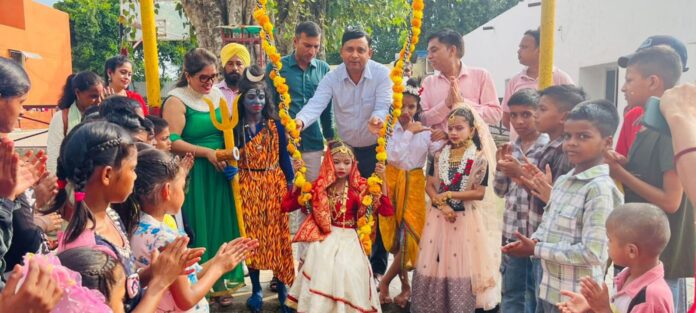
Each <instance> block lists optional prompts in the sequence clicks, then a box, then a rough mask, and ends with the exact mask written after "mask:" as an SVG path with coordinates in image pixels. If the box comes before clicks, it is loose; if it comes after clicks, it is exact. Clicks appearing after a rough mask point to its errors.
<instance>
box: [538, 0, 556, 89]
mask: <svg viewBox="0 0 696 313" xmlns="http://www.w3.org/2000/svg"><path fill="white" fill-rule="evenodd" d="M555 15H556V0H542V1H541V42H540V45H539V90H542V89H544V88H546V87H549V86H551V85H553V47H554V38H553V37H554V33H555V29H556V26H555V25H556V16H555Z"/></svg>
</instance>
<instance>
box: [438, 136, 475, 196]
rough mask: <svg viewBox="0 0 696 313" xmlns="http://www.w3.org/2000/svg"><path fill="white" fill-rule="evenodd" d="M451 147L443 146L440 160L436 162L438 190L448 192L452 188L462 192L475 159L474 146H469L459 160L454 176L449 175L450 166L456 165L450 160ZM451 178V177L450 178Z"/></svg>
mask: <svg viewBox="0 0 696 313" xmlns="http://www.w3.org/2000/svg"><path fill="white" fill-rule="evenodd" d="M451 150H452V147H451V146H450V145H448V146H445V148H444V149H442V153H441V154H440V159H439V160H438V174H439V175H440V188H441V189H443V190H445V191H449V190H451V189H453V188H457V187H459V189H458V190H464V189H465V188H466V184H467V182H468V180H469V174H470V173H471V167H472V165H473V163H474V157H476V146H475V145H470V146H469V147H468V148H467V149H466V151H464V154H463V155H462V157H461V159H459V162H458V163H459V164H458V165H457V168H456V171H455V173H454V175H450V167H451V165H454V164H457V162H456V161H455V162H453V160H452V159H451V158H450V153H451ZM450 176H452V177H450Z"/></svg>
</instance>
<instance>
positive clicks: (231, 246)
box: [213, 237, 259, 273]
mask: <svg viewBox="0 0 696 313" xmlns="http://www.w3.org/2000/svg"><path fill="white" fill-rule="evenodd" d="M258 246H259V241H258V240H256V239H249V238H242V237H240V238H237V239H234V240H232V241H230V242H226V243H224V244H223V245H222V246H220V249H218V252H217V254H216V255H215V257H213V260H214V264H215V265H217V266H220V269H221V270H222V272H223V273H227V272H229V271H231V270H233V269H234V268H235V267H236V266H237V264H239V263H240V262H242V261H243V260H244V259H246V258H247V256H248V255H249V253H250V252H252V251H253V250H255V249H256V248H258Z"/></svg>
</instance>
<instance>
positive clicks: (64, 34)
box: [0, 0, 72, 105]
mask: <svg viewBox="0 0 696 313" xmlns="http://www.w3.org/2000/svg"><path fill="white" fill-rule="evenodd" d="M0 2H3V5H2V6H1V7H0V56H2V57H9V56H10V52H9V51H8V49H11V50H21V51H27V52H32V53H36V54H39V55H41V59H31V58H27V59H25V60H24V66H25V69H26V70H27V73H29V78H30V79H31V85H32V87H31V91H29V97H28V99H27V102H26V103H27V104H28V105H32V104H43V105H45V104H56V103H57V102H58V98H59V97H60V95H61V93H62V87H63V84H64V83H65V79H66V78H67V77H68V75H70V73H71V72H72V56H71V53H70V22H69V18H68V14H67V13H65V12H61V11H58V10H56V9H53V8H51V7H48V6H46V5H43V4H40V3H36V2H34V1H32V0H9V1H5V0H0ZM7 3H10V4H7ZM22 11H23V12H22ZM22 15H23V16H24V18H23V19H21V18H18V17H19V16H22ZM22 20H23V22H24V27H22V25H21V24H18V23H16V22H14V23H12V21H22ZM8 24H9V25H8ZM10 25H11V26H10Z"/></svg>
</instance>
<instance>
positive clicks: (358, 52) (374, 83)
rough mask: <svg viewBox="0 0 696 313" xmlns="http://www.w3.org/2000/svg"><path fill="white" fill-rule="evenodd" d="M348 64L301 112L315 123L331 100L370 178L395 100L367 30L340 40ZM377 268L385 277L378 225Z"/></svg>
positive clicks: (342, 132) (302, 119)
mask: <svg viewBox="0 0 696 313" xmlns="http://www.w3.org/2000/svg"><path fill="white" fill-rule="evenodd" d="M341 42H342V43H341V58H342V59H343V63H342V64H341V65H339V66H338V67H337V68H336V69H334V70H333V71H331V72H329V73H328V74H327V75H326V76H325V77H324V79H322V80H321V82H320V83H319V86H318V87H317V90H316V92H315V93H314V96H313V97H312V98H311V99H309V101H308V102H307V104H306V105H305V106H304V107H303V108H302V110H300V112H299V113H297V116H296V119H295V120H296V122H297V125H298V127H299V128H300V129H302V130H303V131H306V130H307V128H306V127H304V128H303V126H304V125H311V124H312V123H314V122H315V121H316V120H317V119H318V118H319V115H320V114H321V113H322V112H323V111H324V109H325V108H326V107H328V106H329V102H330V103H331V104H332V105H331V106H332V107H333V111H334V116H335V121H336V129H337V131H338V135H339V137H340V138H341V140H343V141H344V142H345V143H347V144H348V145H350V146H351V147H353V150H354V152H355V158H356V159H357V161H358V170H359V171H360V175H361V176H363V177H369V176H370V175H371V174H372V172H374V170H375V165H376V164H377V159H376V156H377V155H376V152H375V148H376V146H377V134H378V133H379V130H380V129H381V128H382V125H383V124H384V120H385V118H386V116H387V113H388V111H389V106H390V105H391V103H392V81H391V79H390V77H389V69H388V68H387V67H386V66H384V65H382V64H379V63H377V62H375V61H372V60H371V59H370V58H372V48H371V43H372V40H371V39H370V36H368V35H367V33H365V32H364V31H362V30H358V29H347V30H346V31H345V32H344V33H343V38H342V40H341ZM372 251H373V253H372V257H371V258H370V262H371V263H372V271H373V272H374V273H375V277H381V276H382V275H384V272H385V271H386V268H387V252H386V250H385V249H384V245H383V244H382V238H381V235H380V233H379V229H377V238H376V240H375V242H374V244H373V247H372Z"/></svg>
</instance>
